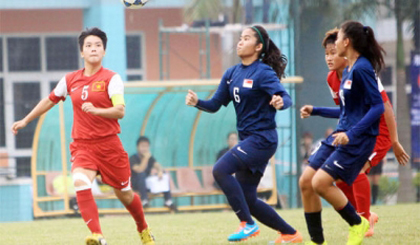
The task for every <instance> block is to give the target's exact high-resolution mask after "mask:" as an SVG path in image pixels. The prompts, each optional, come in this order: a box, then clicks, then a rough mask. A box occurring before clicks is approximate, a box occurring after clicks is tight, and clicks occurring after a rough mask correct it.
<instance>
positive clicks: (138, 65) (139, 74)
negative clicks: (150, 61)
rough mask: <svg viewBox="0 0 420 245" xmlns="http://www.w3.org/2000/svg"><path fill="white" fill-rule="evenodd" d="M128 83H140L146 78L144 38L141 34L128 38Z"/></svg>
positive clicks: (131, 35) (130, 35) (128, 36)
mask: <svg viewBox="0 0 420 245" xmlns="http://www.w3.org/2000/svg"><path fill="white" fill-rule="evenodd" d="M126 50H127V81H140V80H143V77H144V75H143V74H144V67H143V58H144V57H143V55H144V52H143V37H142V35H139V34H129V35H127V36H126Z"/></svg>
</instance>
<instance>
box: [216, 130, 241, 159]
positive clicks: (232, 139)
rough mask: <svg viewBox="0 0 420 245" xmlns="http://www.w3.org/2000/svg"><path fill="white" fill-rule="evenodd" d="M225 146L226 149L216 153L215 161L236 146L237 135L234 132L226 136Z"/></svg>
mask: <svg viewBox="0 0 420 245" xmlns="http://www.w3.org/2000/svg"><path fill="white" fill-rule="evenodd" d="M227 144H228V146H227V147H226V148H223V149H221V150H220V151H219V153H217V159H216V161H217V160H219V158H221V157H222V156H223V155H224V154H225V153H226V152H228V150H230V149H232V147H234V146H235V145H237V144H238V134H237V133H236V132H230V133H229V134H228V136H227Z"/></svg>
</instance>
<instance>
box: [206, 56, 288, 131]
mask: <svg viewBox="0 0 420 245" xmlns="http://www.w3.org/2000/svg"><path fill="white" fill-rule="evenodd" d="M273 95H280V96H281V97H283V100H284V107H283V108H282V109H286V108H288V107H289V106H290V105H291V99H290V96H289V94H288V93H287V92H286V90H285V89H284V87H283V85H282V84H281V83H280V80H279V78H278V77H277V74H276V73H275V72H274V70H273V69H272V68H271V67H270V66H268V65H266V64H264V63H262V62H261V61H259V60H257V61H255V62H254V63H252V64H251V65H249V66H245V65H243V64H237V65H235V66H233V67H231V68H229V69H228V70H227V71H226V72H225V74H224V75H223V77H222V80H221V82H220V85H219V87H218V89H217V91H216V93H215V94H214V96H213V98H212V100H217V101H218V102H220V103H221V104H223V105H224V106H227V105H228V104H229V102H230V101H233V105H234V106H235V111H236V116H237V129H238V132H239V133H240V134H244V133H246V132H254V131H261V130H268V129H274V128H276V122H275V115H276V109H275V108H274V107H273V106H272V105H270V104H269V103H270V101H271V98H272V96H273Z"/></svg>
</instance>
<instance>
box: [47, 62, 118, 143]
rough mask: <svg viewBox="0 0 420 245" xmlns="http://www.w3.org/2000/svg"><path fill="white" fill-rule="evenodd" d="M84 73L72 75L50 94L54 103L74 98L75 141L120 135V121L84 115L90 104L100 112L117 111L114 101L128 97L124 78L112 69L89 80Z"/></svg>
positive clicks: (77, 72) (76, 72)
mask: <svg viewBox="0 0 420 245" xmlns="http://www.w3.org/2000/svg"><path fill="white" fill-rule="evenodd" d="M83 71H84V69H82V70H78V71H75V72H71V73H68V74H67V75H66V76H65V77H63V78H62V79H61V80H60V82H59V83H58V84H57V86H56V87H55V89H54V90H53V91H52V92H51V93H50V95H49V98H50V100H51V101H53V102H54V103H58V102H59V101H60V100H63V101H64V100H65V99H66V96H67V95H70V97H71V101H72V104H73V129H72V134H71V137H72V138H73V139H97V138H102V137H105V136H109V135H114V134H118V133H120V131H121V130H120V125H119V123H118V119H111V118H104V117H101V116H95V115H92V114H89V113H86V112H83V111H82V104H83V103H85V102H90V103H92V104H93V106H95V107H98V108H109V107H113V104H112V101H111V97H112V96H113V95H115V94H124V84H123V82H122V80H121V77H120V76H119V75H118V74H117V73H115V72H113V71H110V70H108V69H104V68H102V67H101V69H100V70H99V71H98V72H96V73H95V74H94V75H92V76H90V77H87V76H84V75H83Z"/></svg>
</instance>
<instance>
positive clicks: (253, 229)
mask: <svg viewBox="0 0 420 245" xmlns="http://www.w3.org/2000/svg"><path fill="white" fill-rule="evenodd" d="M259 234H260V229H259V227H258V225H257V223H254V224H253V225H250V224H245V226H244V227H243V228H242V229H239V231H237V232H235V233H233V234H232V235H230V236H229V237H228V241H229V242H240V241H245V240H247V239H248V238H251V237H254V236H257V235H259Z"/></svg>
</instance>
